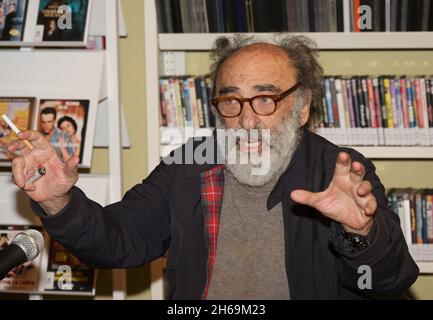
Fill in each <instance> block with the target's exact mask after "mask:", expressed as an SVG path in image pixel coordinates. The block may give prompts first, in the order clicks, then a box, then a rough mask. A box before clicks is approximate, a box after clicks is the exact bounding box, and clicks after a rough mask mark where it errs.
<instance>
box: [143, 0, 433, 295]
mask: <svg viewBox="0 0 433 320" xmlns="http://www.w3.org/2000/svg"><path fill="white" fill-rule="evenodd" d="M230 35H232V34H229V33H207V34H198V33H188V34H179V33H176V34H165V33H161V34H160V33H158V28H157V14H156V6H155V2H154V1H147V0H146V1H145V46H146V49H145V50H146V70H145V76H146V88H147V94H146V99H147V101H146V106H147V135H148V141H147V142H148V150H147V153H148V165H149V173H150V172H151V171H152V170H153V169H154V168H155V167H156V166H157V165H158V163H159V161H160V157H164V156H166V155H168V154H169V153H170V152H171V151H172V150H174V149H176V148H178V147H180V146H181V143H179V142H178V141H176V142H174V143H170V144H164V143H161V140H160V139H161V135H162V132H164V130H166V129H164V128H159V123H160V121H159V114H160V110H159V105H160V101H159V94H158V92H159V67H158V64H159V52H160V51H187V52H188V51H190V52H192V51H209V50H210V49H211V47H212V45H213V42H214V41H215V40H216V39H217V38H218V37H220V36H230ZM254 35H256V36H258V37H260V38H261V39H263V40H271V39H272V38H273V37H274V35H272V34H267V33H256V34H254ZM302 35H305V36H307V37H309V38H311V39H312V40H314V41H315V42H316V43H317V45H318V48H319V49H320V50H411V49H433V32H365V33H351V32H340V33H330V32H324V33H321V32H316V33H302ZM430 71H431V70H430ZM390 72H391V71H390ZM351 147H353V148H354V149H356V150H358V151H359V152H361V153H362V154H364V155H365V156H366V157H368V158H371V159H433V147H418V146H414V147H391V146H389V147H388V146H386V147H364V146H363V147H359V146H351ZM162 263H163V262H162V261H161V260H158V261H156V262H154V263H153V264H152V267H151V274H152V285H151V291H152V298H153V299H162V296H163V295H162V294H163V283H162V278H161V277H162ZM418 266H419V267H420V270H421V273H425V274H433V262H418Z"/></svg>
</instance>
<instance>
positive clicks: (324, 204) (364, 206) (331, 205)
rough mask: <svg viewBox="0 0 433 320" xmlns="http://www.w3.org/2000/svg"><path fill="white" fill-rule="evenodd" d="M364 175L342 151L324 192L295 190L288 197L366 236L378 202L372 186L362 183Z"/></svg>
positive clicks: (361, 168) (359, 166)
mask: <svg viewBox="0 0 433 320" xmlns="http://www.w3.org/2000/svg"><path fill="white" fill-rule="evenodd" d="M364 175H365V167H364V165H363V164H361V163H359V162H352V159H351V158H350V155H349V154H348V153H346V152H341V153H339V154H338V156H337V161H336V165H335V171H334V176H333V178H332V181H331V183H330V184H329V186H328V188H327V189H326V190H325V191H323V192H316V193H313V192H309V191H306V190H295V191H293V192H292V193H291V198H292V199H293V201H295V202H298V203H301V204H305V205H308V206H310V207H313V208H315V209H316V210H318V211H319V212H320V213H322V214H323V215H325V216H327V217H328V218H330V219H333V220H334V221H337V222H339V223H340V224H341V225H342V226H343V227H344V229H345V230H346V231H348V232H354V233H358V234H363V235H366V234H367V233H368V231H369V230H370V228H371V226H372V224H373V217H374V215H375V213H376V209H377V202H376V197H375V196H374V195H373V193H372V185H371V183H370V182H368V181H364V180H363V179H364Z"/></svg>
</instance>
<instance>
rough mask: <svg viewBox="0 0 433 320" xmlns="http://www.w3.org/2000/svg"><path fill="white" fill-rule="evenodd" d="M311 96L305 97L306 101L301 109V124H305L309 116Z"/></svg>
mask: <svg viewBox="0 0 433 320" xmlns="http://www.w3.org/2000/svg"><path fill="white" fill-rule="evenodd" d="M311 100H312V99H311V96H309V97H308V98H307V99H306V103H305V105H304V107H303V108H302V111H301V126H302V127H303V126H305V124H306V123H307V122H308V119H309V118H310V109H311Z"/></svg>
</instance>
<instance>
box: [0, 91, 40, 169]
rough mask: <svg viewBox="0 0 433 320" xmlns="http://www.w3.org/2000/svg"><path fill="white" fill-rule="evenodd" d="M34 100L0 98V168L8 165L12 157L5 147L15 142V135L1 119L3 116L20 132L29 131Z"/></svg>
mask: <svg viewBox="0 0 433 320" xmlns="http://www.w3.org/2000/svg"><path fill="white" fill-rule="evenodd" d="M35 100H36V99H35V98H1V97H0V166H1V165H2V164H3V165H5V163H8V164H9V165H10V161H11V160H12V155H11V154H9V152H8V151H7V146H8V145H9V143H10V142H11V141H12V140H16V139H17V137H16V134H15V133H14V132H13V131H12V130H11V128H9V126H8V125H7V124H6V122H5V121H4V120H3V119H2V118H1V116H2V115H3V114H5V115H7V116H8V117H9V119H11V120H12V122H13V123H14V124H15V125H16V126H17V127H18V129H20V130H21V131H25V130H30V129H31V128H32V123H33V115H34V107H35Z"/></svg>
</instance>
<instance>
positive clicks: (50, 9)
mask: <svg viewBox="0 0 433 320" xmlns="http://www.w3.org/2000/svg"><path fill="white" fill-rule="evenodd" d="M89 2H90V1H89V0H40V3H39V13H38V20H37V25H36V34H35V41H36V42H42V41H44V42H45V41H51V42H62V41H63V42H83V41H85V40H86V39H85V36H86V28H88V25H87V24H88V23H87V20H88V13H89V7H90V6H89Z"/></svg>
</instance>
